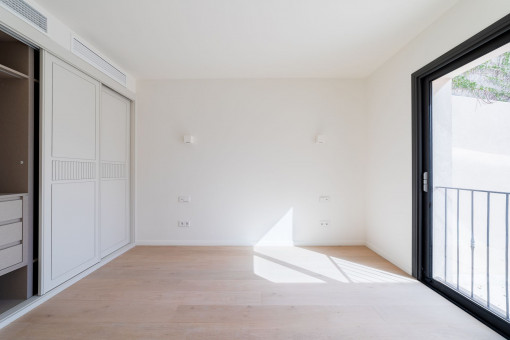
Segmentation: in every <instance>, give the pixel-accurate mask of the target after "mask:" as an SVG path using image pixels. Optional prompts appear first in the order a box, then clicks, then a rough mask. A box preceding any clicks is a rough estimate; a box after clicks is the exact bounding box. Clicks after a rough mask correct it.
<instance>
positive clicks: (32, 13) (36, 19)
mask: <svg viewBox="0 0 510 340" xmlns="http://www.w3.org/2000/svg"><path fill="white" fill-rule="evenodd" d="M0 4H2V5H3V6H4V7H5V8H7V9H8V10H10V11H11V12H13V13H14V14H16V15H17V16H19V17H21V18H22V19H24V20H26V21H28V22H29V23H31V24H32V25H34V26H35V27H37V28H39V29H40V30H42V31H43V32H45V33H48V19H47V18H46V17H45V16H44V15H43V14H42V13H41V12H39V11H37V10H36V9H35V8H33V7H32V6H30V5H29V4H27V3H26V2H25V1H23V0H0Z"/></svg>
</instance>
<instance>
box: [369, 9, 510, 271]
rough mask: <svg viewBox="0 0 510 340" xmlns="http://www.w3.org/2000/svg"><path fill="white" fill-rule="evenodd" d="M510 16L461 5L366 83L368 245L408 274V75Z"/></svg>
mask: <svg viewBox="0 0 510 340" xmlns="http://www.w3.org/2000/svg"><path fill="white" fill-rule="evenodd" d="M509 12H510V1H507V0H486V1H479V0H463V1H459V3H458V4H457V5H456V6H455V7H453V8H452V9H450V10H449V11H448V12H447V13H446V14H445V15H443V16H442V17H441V18H440V19H439V20H438V21H436V22H435V23H434V24H433V25H431V26H430V27H429V28H428V29H427V30H425V31H424V32H422V33H421V34H420V35H419V36H418V37H417V38H416V39H414V40H413V41H412V42H411V43H410V44H408V45H407V46H406V47H405V48H404V49H402V50H401V51H400V52H399V53H398V54H396V55H395V56H394V57H393V58H391V59H390V60H389V61H388V62H386V63H385V64H384V65H383V66H382V67H381V68H380V69H379V70H378V71H376V72H375V73H374V74H373V75H372V76H370V77H369V79H368V80H367V90H368V93H367V98H369V101H368V117H369V118H368V119H369V122H368V136H369V146H368V166H367V187H366V194H367V207H366V211H367V244H368V246H369V247H371V248H372V249H373V250H375V251H377V252H378V253H379V254H381V255H383V256H384V257H386V258H387V259H388V260H390V261H392V262H393V263H395V264H396V265H398V266H399V267H401V268H402V269H404V270H406V271H407V272H411V265H412V263H411V259H412V254H411V251H412V239H411V238H412V214H411V213H412V209H411V208H412V192H411V191H412V183H411V175H412V172H411V169H412V159H411V156H412V149H411V147H412V146H411V142H412V140H411V74H412V73H413V72H414V71H417V70H418V69H419V68H421V67H422V66H425V65H426V64H428V63H429V62H431V61H433V60H434V59H436V58H437V57H439V56H440V55H442V54H444V53H445V52H447V51H448V50H450V49H452V48H453V47H455V46H457V45H458V44H460V43H461V42H463V41H464V40H466V39H468V38H470V37H471V36H473V35H474V34H476V33H478V32H479V31H481V30H482V29H484V28H486V27H487V26H489V25H490V24H492V23H494V22H495V21H497V20H498V19H500V18H502V17H503V16H505V15H506V14H508V13H509Z"/></svg>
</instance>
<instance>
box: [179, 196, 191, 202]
mask: <svg viewBox="0 0 510 340" xmlns="http://www.w3.org/2000/svg"><path fill="white" fill-rule="evenodd" d="M177 202H179V203H189V202H191V196H179V197H177Z"/></svg>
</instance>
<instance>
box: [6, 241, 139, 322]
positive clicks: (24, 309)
mask: <svg viewBox="0 0 510 340" xmlns="http://www.w3.org/2000/svg"><path fill="white" fill-rule="evenodd" d="M134 246H135V245H134V244H133V243H130V244H128V245H126V246H124V247H122V248H120V249H119V250H117V251H115V252H113V253H111V254H110V255H108V256H106V257H105V258H103V259H102V260H101V262H99V263H98V264H95V265H94V266H92V267H90V268H89V269H87V270H85V271H83V272H81V273H80V274H78V275H76V276H75V277H73V278H72V279H70V280H69V281H66V282H64V283H63V284H61V285H60V286H58V287H55V288H53V289H52V290H50V291H49V292H47V293H46V294H44V295H41V296H33V297H31V298H30V299H28V300H26V301H24V302H22V303H20V304H19V305H17V306H16V307H14V308H12V309H10V310H8V311H7V312H5V313H3V314H1V315H0V329H2V328H4V327H5V326H7V325H8V324H10V323H11V322H13V321H16V319H18V318H20V317H22V316H23V315H25V314H27V313H28V312H30V311H31V310H33V309H34V308H36V307H38V306H40V305H41V304H42V303H44V302H46V301H48V300H49V299H51V298H52V297H54V296H55V295H57V294H58V293H60V292H62V291H63V290H64V289H66V288H69V287H70V286H72V285H73V284H75V283H76V282H78V281H80V280H81V279H83V278H84V277H86V276H88V275H89V274H91V273H93V272H94V271H96V270H98V269H99V268H101V267H102V266H104V265H105V264H107V263H108V262H110V261H112V260H113V259H115V258H117V257H119V256H120V255H122V254H124V253H125V252H127V251H128V250H130V249H132V248H133V247H134Z"/></svg>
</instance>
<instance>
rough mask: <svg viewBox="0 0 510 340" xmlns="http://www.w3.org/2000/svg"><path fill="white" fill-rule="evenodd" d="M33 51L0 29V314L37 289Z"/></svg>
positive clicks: (36, 86)
mask: <svg viewBox="0 0 510 340" xmlns="http://www.w3.org/2000/svg"><path fill="white" fill-rule="evenodd" d="M38 113H39V52H38V50H36V49H34V48H32V47H30V46H29V45H27V44H25V43H23V42H21V41H19V40H17V39H16V38H14V37H12V36H10V35H8V34H7V33H4V32H1V31H0V314H2V313H4V312H6V311H8V310H9V309H10V308H12V307H14V306H16V305H18V304H19V303H21V302H23V301H25V300H27V299H28V298H30V297H31V296H32V295H34V294H36V293H37V291H38V285H37V282H38V280H37V278H38V259H37V254H38V237H39V236H38V234H39V233H38V227H37V226H38V223H37V215H38V209H37V207H38V202H37V197H38V194H37V188H38V173H37V168H38V167H37V166H36V165H37V164H38V146H37V145H38V143H37V140H38V130H39V128H38V116H39V114H38Z"/></svg>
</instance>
